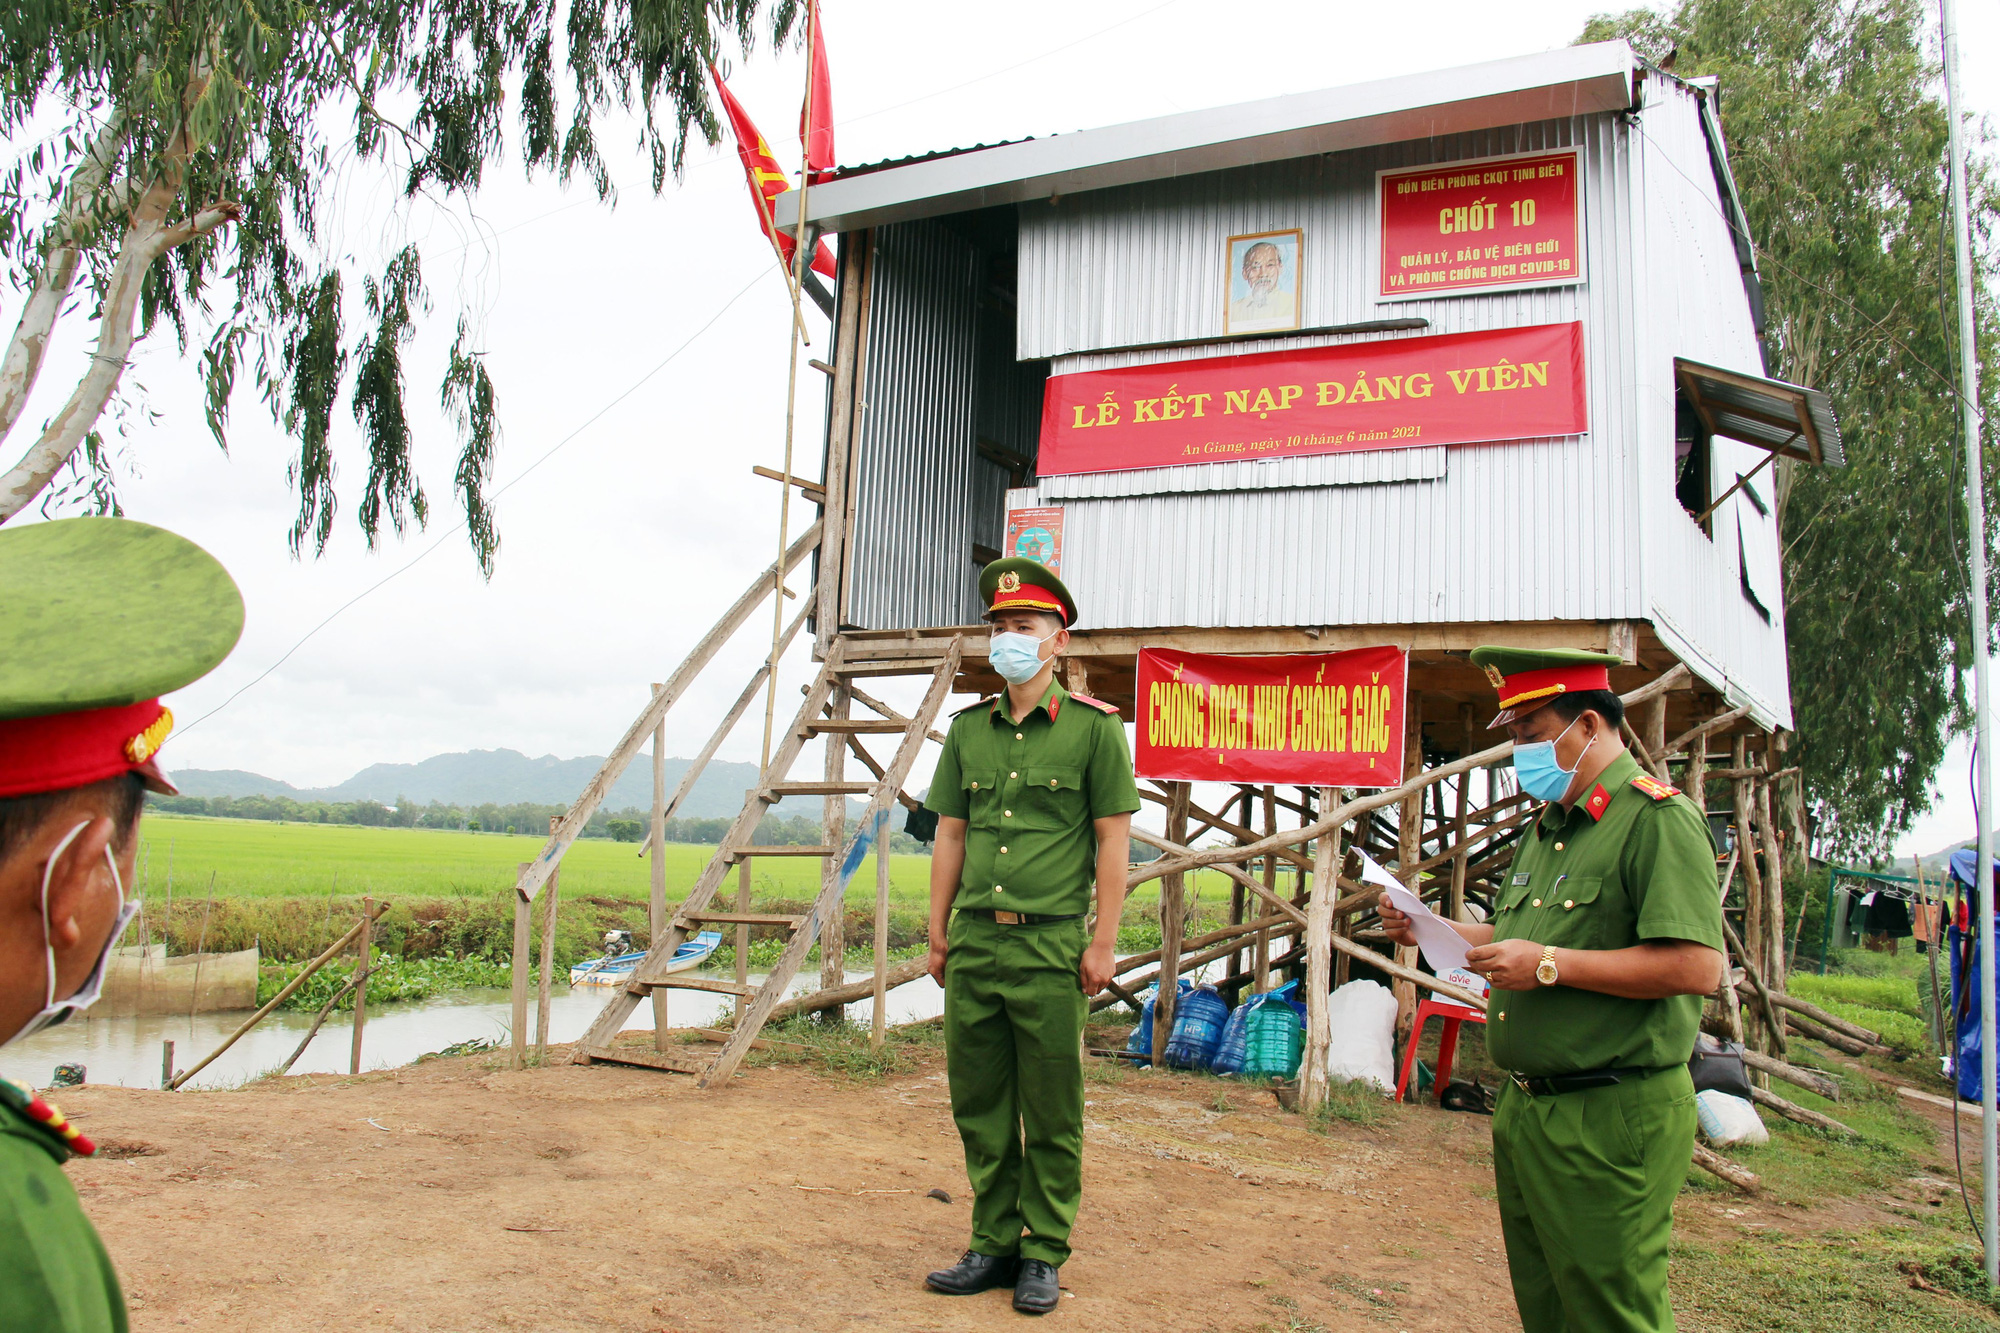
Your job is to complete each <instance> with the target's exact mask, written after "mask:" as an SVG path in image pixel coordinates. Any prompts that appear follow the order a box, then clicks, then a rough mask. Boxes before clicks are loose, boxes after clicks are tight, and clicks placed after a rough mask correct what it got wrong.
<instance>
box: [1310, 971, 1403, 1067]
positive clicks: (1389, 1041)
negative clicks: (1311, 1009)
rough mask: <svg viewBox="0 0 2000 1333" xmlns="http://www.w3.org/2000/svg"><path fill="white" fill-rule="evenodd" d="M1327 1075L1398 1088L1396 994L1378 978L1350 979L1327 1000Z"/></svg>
mask: <svg viewBox="0 0 2000 1333" xmlns="http://www.w3.org/2000/svg"><path fill="white" fill-rule="evenodd" d="M1326 1017H1327V1028H1328V1030H1329V1038H1330V1039H1329V1041H1328V1043H1327V1059H1326V1076H1327V1078H1328V1079H1329V1080H1331V1081H1332V1082H1335V1083H1339V1082H1344V1081H1347V1080H1350V1079H1360V1080H1362V1081H1364V1082H1367V1083H1372V1084H1374V1085H1375V1086H1376V1087H1378V1088H1380V1089H1381V1090H1382V1091H1384V1092H1394V1091H1395V1090H1396V997H1395V995H1394V993H1393V992H1391V991H1390V990H1389V988H1388V987H1387V986H1384V985H1382V984H1381V983H1380V982H1376V981H1350V982H1348V983H1347V984H1346V985H1345V986H1342V987H1341V988H1340V989H1339V990H1337V991H1335V992H1334V993H1333V994H1332V995H1330V996H1328V997H1327V1002H1326Z"/></svg>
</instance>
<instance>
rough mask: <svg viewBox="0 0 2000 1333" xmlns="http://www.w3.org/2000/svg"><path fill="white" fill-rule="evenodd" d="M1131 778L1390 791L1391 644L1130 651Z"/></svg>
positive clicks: (1395, 770)
mask: <svg viewBox="0 0 2000 1333" xmlns="http://www.w3.org/2000/svg"><path fill="white" fill-rule="evenodd" d="M1138 674H1139V682H1138V695H1137V700H1136V702H1137V707H1138V714H1139V722H1138V727H1137V733H1138V744H1137V746H1136V747H1135V749H1134V751H1133V767H1134V769H1135V770H1136V771H1137V772H1138V774H1139V776H1140V777H1142V778H1157V779H1161V780H1168V779H1171V780H1174V781H1181V782H1274V783H1284V784H1286V785H1287V786H1290V785H1299V786H1307V787H1393V786H1396V785H1397V784H1398V783H1400V782H1402V780H1403V701H1404V698H1405V696H1406V694H1407V686H1408V681H1409V655H1408V654H1407V653H1405V652H1404V651H1403V650H1402V649H1400V648H1356V649H1353V650H1352V651H1349V652H1344V653H1296V654H1291V655H1287V656H1283V657H1236V656H1221V655H1217V654H1214V653H1185V652H1181V651H1179V650H1177V649H1173V648H1142V649H1140V650H1139V669H1138Z"/></svg>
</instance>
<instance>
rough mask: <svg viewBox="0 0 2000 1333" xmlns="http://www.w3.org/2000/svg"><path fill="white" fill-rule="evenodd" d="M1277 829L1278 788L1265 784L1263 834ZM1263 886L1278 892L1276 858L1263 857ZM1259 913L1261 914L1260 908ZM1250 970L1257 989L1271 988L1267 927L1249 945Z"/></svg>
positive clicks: (1269, 946)
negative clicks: (1254, 978) (1254, 941)
mask: <svg viewBox="0 0 2000 1333" xmlns="http://www.w3.org/2000/svg"><path fill="white" fill-rule="evenodd" d="M1277 831H1278V789H1277V788H1276V787H1273V786H1270V785H1268V784H1266V786H1265V788H1264V836H1265V837H1267V838H1268V837H1270V836H1271V835H1273V834H1275V833H1276V832H1277ZM1264 887H1265V888H1267V889H1269V890H1270V891H1271V894H1272V896H1273V897H1276V896H1277V892H1278V858H1277V857H1276V856H1272V855H1268V854H1267V855H1266V856H1265V857H1264ZM1259 915H1260V916H1261V915H1262V910H1261V909H1260V911H1259ZM1250 971H1251V973H1252V975H1254V976H1255V977H1256V980H1255V981H1254V982H1253V983H1252V985H1253V987H1254V988H1255V989H1256V990H1258V991H1267V990H1269V989H1271V932H1270V930H1269V929H1264V930H1260V931H1258V932H1257V939H1256V943H1254V944H1253V945H1251V947H1250Z"/></svg>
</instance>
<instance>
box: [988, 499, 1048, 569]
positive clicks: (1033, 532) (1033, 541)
mask: <svg viewBox="0 0 2000 1333" xmlns="http://www.w3.org/2000/svg"><path fill="white" fill-rule="evenodd" d="M1062 538H1063V511H1062V506H1061V505H1043V506H1038V507H1036V508H1033V509H1009V510H1008V511H1007V541H1006V545H1005V546H1003V547H1002V548H1001V549H1002V550H1003V551H1005V552H1006V554H1008V555H1010V556H1025V557H1026V558H1028V559H1030V560H1033V561H1035V562H1037V563H1038V564H1041V565H1044V566H1046V567H1047V568H1048V571H1049V573H1051V574H1053V575H1055V576H1056V577H1057V578H1061V577H1062Z"/></svg>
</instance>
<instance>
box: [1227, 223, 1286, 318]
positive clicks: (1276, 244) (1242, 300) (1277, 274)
mask: <svg viewBox="0 0 2000 1333" xmlns="http://www.w3.org/2000/svg"><path fill="white" fill-rule="evenodd" d="M1304 261H1305V233H1304V232H1302V231H1300V230H1299V229H1298V228H1296V227H1294V228H1292V229H1291V230H1289V231H1260V232H1253V233H1251V234H1250V235H1248V236H1232V237H1230V238H1229V278H1228V286H1227V288H1226V290H1225V293H1224V301H1223V316H1222V331H1223V333H1224V334H1226V335H1234V334H1238V333H1283V332H1285V331H1287V330H1290V329H1296V328H1298V327H1299V323H1300V321H1299V291H1300V286H1299V269H1300V266H1301V265H1302V264H1303V263H1304Z"/></svg>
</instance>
